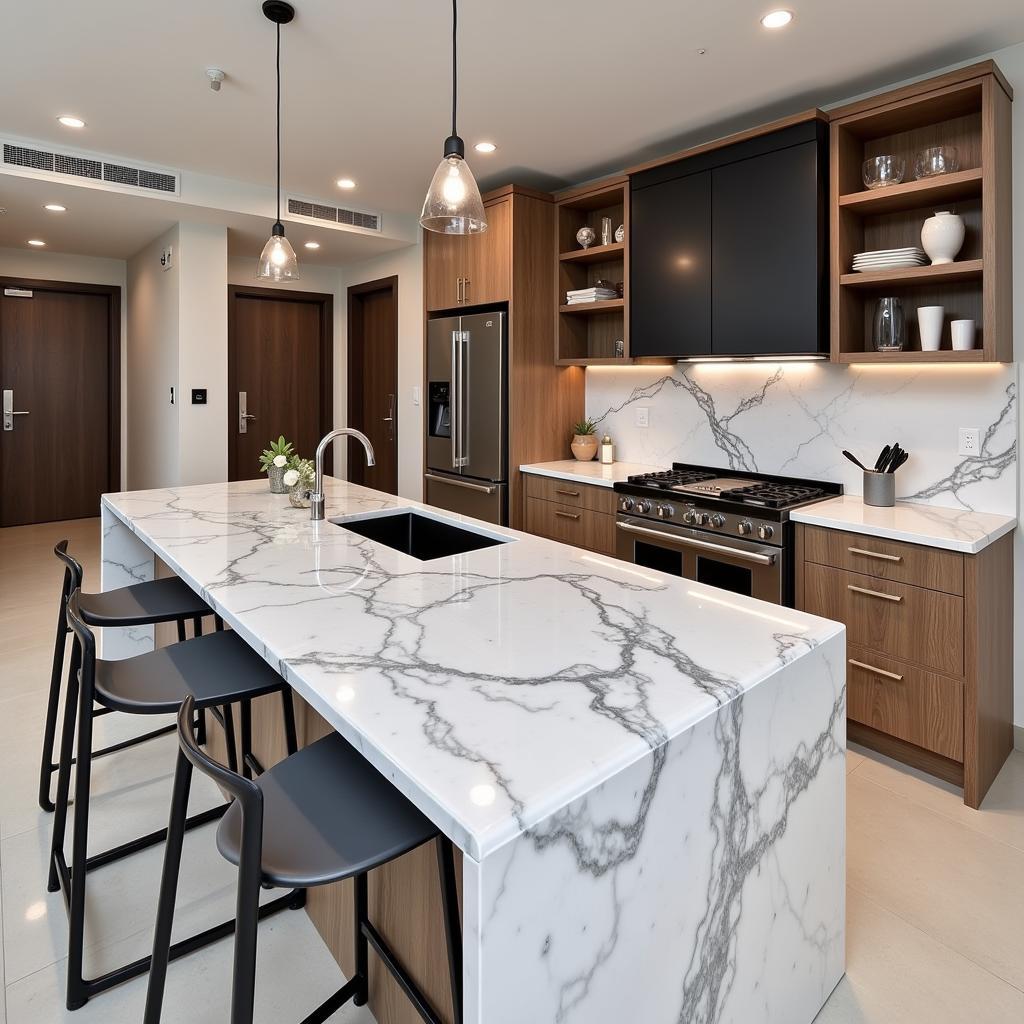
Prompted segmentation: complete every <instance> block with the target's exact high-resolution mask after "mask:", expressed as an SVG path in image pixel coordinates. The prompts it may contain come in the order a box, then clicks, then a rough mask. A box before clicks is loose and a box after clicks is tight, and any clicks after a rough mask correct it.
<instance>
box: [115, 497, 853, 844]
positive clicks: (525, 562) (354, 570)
mask: <svg viewBox="0 0 1024 1024" xmlns="http://www.w3.org/2000/svg"><path fill="white" fill-rule="evenodd" d="M325 484H326V488H325V489H326V494H327V515H328V516H329V517H337V516H341V515H354V514H367V513H369V514H374V513H377V514H380V512H381V510H387V509H393V508H406V509H407V508H410V507H418V508H421V509H424V510H426V511H428V512H429V511H430V510H427V507H426V506H422V505H418V504H417V503H415V502H410V501H406V500H404V499H402V498H397V497H394V496H392V495H388V494H382V493H380V492H377V491H371V490H367V489H366V488H362V487H358V486H356V485H353V484H348V483H345V482H343V481H340V480H333V479H328V480H327V481H325ZM103 505H104V510H103V511H104V545H105V548H104V550H105V552H107V551H108V550H109V552H110V556H109V557H112V558H116V557H117V551H118V541H117V538H116V537H115V536H114V534H115V533H116V531H117V530H121V529H124V528H125V527H127V528H128V529H129V530H130V531H132V533H134V534H135V535H136V536H137V537H138V538H139V539H140V540H141V541H142V542H143V543H144V544H145V545H146V546H147V547H148V548H149V549H150V550H152V551H153V552H155V553H156V554H157V555H158V556H159V557H160V558H161V559H162V560H163V561H164V562H166V563H167V564H168V565H169V566H170V567H171V568H172V569H173V570H174V571H175V572H176V573H178V574H179V576H181V577H182V579H184V580H186V581H187V582H188V583H189V584H190V585H191V586H192V587H193V588H194V589H196V590H197V591H198V592H199V593H201V594H202V595H203V597H204V598H205V599H206V600H207V601H208V602H209V603H210V605H211V606H212V607H213V608H214V609H215V610H216V611H217V612H218V613H219V614H220V615H222V616H223V617H224V619H225V620H226V621H227V622H229V623H230V625H231V626H232V627H233V628H234V629H236V630H237V631H238V632H239V634H240V635H241V636H243V637H244V638H245V639H246V640H247V641H248V642H249V643H250V644H251V645H252V646H253V647H254V648H255V649H256V650H258V651H259V652H260V653H261V654H262V655H263V657H265V658H266V660H267V661H268V662H269V663H270V664H272V665H274V666H275V668H277V669H278V670H279V671H280V672H281V673H282V674H283V675H284V676H285V678H286V679H287V680H288V681H289V682H290V683H291V685H292V686H293V687H294V688H295V690H296V691H297V692H298V693H299V694H300V695H301V696H303V697H304V698H305V699H306V700H307V701H309V702H310V703H311V704H312V705H313V706H314V707H315V708H316V710H317V711H319V712H320V714H322V715H323V716H324V717H325V718H327V720H328V721H329V722H330V723H331V724H332V726H333V727H334V728H336V729H337V730H338V731H339V732H341V733H342V734H343V735H344V736H345V737H346V738H348V739H349V740H350V742H352V743H353V744H355V745H356V746H357V747H358V748H359V749H360V750H361V751H362V753H363V754H364V756H366V757H367V759H368V760H370V761H371V762H372V763H374V764H375V765H376V766H377V767H378V768H379V769H380V770H381V771H382V772H383V773H384V774H385V775H387V776H388V778H389V779H391V781H392V782H393V783H394V784H395V785H396V786H397V787H398V788H399V789H400V790H402V792H404V793H405V794H406V795H407V796H409V797H410V799H412V800H413V802H414V803H416V804H417V805H418V806H419V807H420V808H421V809H422V810H423V811H424V812H425V813H426V814H428V815H429V816H430V817H431V818H432V819H433V820H434V821H435V822H436V823H437V824H438V825H439V827H441V828H443V829H444V830H445V831H446V832H447V833H448V834H449V835H450V836H451V837H452V839H453V840H454V841H455V842H456V843H458V844H459V846H460V847H461V848H462V849H463V850H464V851H465V852H466V853H467V854H469V855H470V856H471V857H473V858H475V859H477V860H479V859H481V858H482V857H483V856H484V855H486V854H488V853H489V852H491V851H494V850H495V849H497V847H499V846H501V845H502V844H504V843H506V842H507V841H509V840H510V839H512V838H514V837H516V836H518V835H519V834H521V833H522V832H523V831H524V830H526V829H528V828H530V827H531V826H532V825H534V824H535V823H537V822H538V821H540V820H542V819H544V818H546V817H547V816H549V815H550V814H552V813H553V812H554V811H556V810H559V809H561V808H564V807H565V806H566V805H567V804H569V803H570V801H572V800H574V799H576V798H579V797H580V796H581V795H584V794H586V793H588V792H590V791H591V790H592V789H593V787H594V786H596V785H599V784H600V783H602V782H603V781H605V780H607V779H609V778H611V777H612V776H614V775H615V774H617V773H618V772H620V771H621V770H623V769H624V768H626V767H628V766H629V765H631V764H634V763H636V762H637V761H638V760H640V759H641V758H644V757H645V756H646V755H648V754H649V753H650V752H651V751H652V750H653V749H657V748H659V747H660V746H662V745H663V744H665V743H666V742H667V741H668V740H670V739H672V738H674V737H676V736H679V735H680V734H682V733H684V732H686V731H687V730H689V729H691V728H693V727H694V726H695V725H696V724H697V723H698V722H700V721H701V720H702V719H704V718H706V717H707V716H708V715H709V714H712V713H713V712H714V711H716V710H717V709H718V708H719V707H721V706H722V705H723V704H726V703H728V702H729V701H730V700H732V699H733V698H734V697H735V696H737V695H739V694H741V693H744V692H746V691H747V690H749V689H750V688H752V687H755V686H756V685H757V684H758V683H760V682H762V681H764V680H765V679H767V678H769V677H771V676H773V675H774V674H775V673H776V672H778V671H779V670H780V669H782V668H783V666H786V665H788V664H790V663H792V662H795V661H798V660H800V659H801V658H802V657H804V655H805V654H807V652H809V651H810V650H812V649H814V648H816V647H817V646H818V645H820V644H822V643H824V642H825V641H826V640H827V639H828V638H830V637H834V636H836V635H837V634H838V633H840V632H841V631H842V628H843V627H842V626H840V625H838V624H837V623H834V622H829V621H827V620H824V619H819V618H816V617H814V616H810V615H805V614H802V613H800V612H796V611H793V610H790V609H788V608H779V607H776V606H774V605H768V604H764V603H762V602H759V601H753V600H750V599H747V598H741V597H737V596H734V595H732V594H728V593H726V592H724V591H721V590H715V589H712V588H710V587H706V586H702V585H700V584H697V583H693V582H689V581H685V580H678V579H676V578H674V577H671V576H667V575H662V574H660V573H656V572H650V571H646V570H640V569H637V568H635V567H633V566H631V565H627V564H625V563H622V562H617V561H615V560H613V559H610V558H605V557H602V556H600V555H594V554H591V553H589V552H585V551H582V550H579V549H576V548H572V547H568V546H566V545H562V544H557V543H554V542H552V541H548V540H544V539H541V538H539V537H534V536H531V535H528V534H521V533H517V532H515V531H512V530H502V529H500V528H497V527H491V526H487V525H486V524H482V523H478V522H476V521H474V520H464V521H463V522H464V524H465V525H468V526H471V527H474V528H476V529H479V530H482V531H484V532H490V533H492V534H500V535H501V536H504V537H506V538H508V540H509V541H511V543H504V544H500V545H497V546H495V547H490V548H486V549H483V550H478V551H474V552H471V553H468V554H463V555H457V556H452V557H446V558H440V559H436V560H433V561H429V562H422V561H419V560H417V559H415V558H412V557H410V556H407V555H404V554H400V553H399V552H397V551H393V550H391V549H390V548H387V547H384V546H383V545H381V544H378V543H375V542H372V541H369V540H366V539H364V538H362V537H360V536H358V535H356V534H354V533H352V532H349V531H346V530H345V529H343V528H341V527H339V526H336V525H334V524H333V523H331V522H330V521H325V522H321V523H313V522H311V521H310V519H309V512H308V510H304V509H303V510H300V509H293V508H291V507H290V506H289V504H288V500H287V496H285V495H272V494H270V492H269V490H268V489H267V485H266V482H265V481H247V482H239V483H230V484H228V483H221V484H208V485H201V486H195V487H182V488H173V489H166V490H152V491H136V492H129V493H123V494H110V495H105V496H104V498H103ZM430 514H433V515H435V516H438V517H441V518H444V519H446V520H448V521H449V522H450V521H452V520H458V519H459V517H457V516H454V515H452V514H450V513H440V512H430ZM107 557H108V555H107V554H106V553H105V555H104V558H105V559H106V558H107ZM126 557H127V556H126ZM125 570H126V571H128V572H130V571H131V566H126V567H125Z"/></svg>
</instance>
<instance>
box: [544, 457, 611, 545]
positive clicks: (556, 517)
mask: <svg viewBox="0 0 1024 1024" xmlns="http://www.w3.org/2000/svg"><path fill="white" fill-rule="evenodd" d="M525 519H526V526H525V529H526V531H527V533H535V534H537V536H538V537H547V538H548V539H549V540H557V541H561V542H562V543H563V544H574V545H575V546H576V547H580V548H587V549H589V550H590V551H597V552H599V553H601V554H604V555H614V554H615V492H614V491H612V490H611V488H609V487H597V486H595V485H593V484H578V483H576V482H575V481H567V480H556V479H553V478H550V477H543V476H534V475H532V474H528V475H527V478H526V516H525Z"/></svg>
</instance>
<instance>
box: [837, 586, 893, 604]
mask: <svg viewBox="0 0 1024 1024" xmlns="http://www.w3.org/2000/svg"><path fill="white" fill-rule="evenodd" d="M846 589H847V590H852V591H853V592H854V593H855V594H864V595H866V596H867V597H880V598H881V599H882V600H883V601H894V602H895V603H896V604H899V603H900V601H902V600H903V597H902V595H898V594H883V593H882V592H881V591H880V590H868V589H867V588H866V587H855V586H854V585H853V584H852V583H847V584H846Z"/></svg>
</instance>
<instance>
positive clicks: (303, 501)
mask: <svg viewBox="0 0 1024 1024" xmlns="http://www.w3.org/2000/svg"><path fill="white" fill-rule="evenodd" d="M315 481H316V470H315V468H314V466H313V460H312V459H300V458H299V457H298V456H295V457H293V458H292V460H291V462H290V463H289V464H288V469H287V470H286V471H285V474H284V483H285V486H286V487H287V488H288V501H289V502H290V503H291V504H292V506H293V507H294V508H309V492H310V491H311V490H312V489H313V484H314V482H315Z"/></svg>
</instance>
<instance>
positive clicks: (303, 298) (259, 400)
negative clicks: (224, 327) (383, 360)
mask: <svg viewBox="0 0 1024 1024" xmlns="http://www.w3.org/2000/svg"><path fill="white" fill-rule="evenodd" d="M332 336H333V300H332V298H331V296H330V295H321V294H317V293H315V292H293V291H291V290H286V289H284V288H280V289H278V288H243V287H238V286H234V285H232V286H231V287H230V288H229V289H228V409H229V410H230V412H231V415H230V419H229V421H228V476H229V478H230V479H231V480H252V479H255V478H256V477H258V476H260V467H259V457H260V452H262V451H263V449H264V448H266V447H267V446H268V445H269V443H270V442H271V441H272V440H275V439H276V438H277V437H279V436H280V435H281V434H284V436H285V437H286V438H287V439H288V440H289V441H291V442H292V443H293V444H294V445H295V450H296V452H298V454H299V455H301V456H302V457H303V458H307V459H311V458H313V455H314V454H315V452H316V446H317V445H318V444H319V442H320V438H321V437H323V435H324V434H326V433H327V432H328V431H329V430H330V429H331V426H332V422H333V413H332V379H331V365H332V360H331V349H332V345H333V337H332ZM242 394H244V395H245V402H246V409H247V412H248V415H249V416H250V417H253V418H251V419H248V420H247V421H246V423H245V429H244V430H243V429H242V424H241V422H240V419H239V411H240V395H242ZM328 466H330V462H328Z"/></svg>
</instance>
